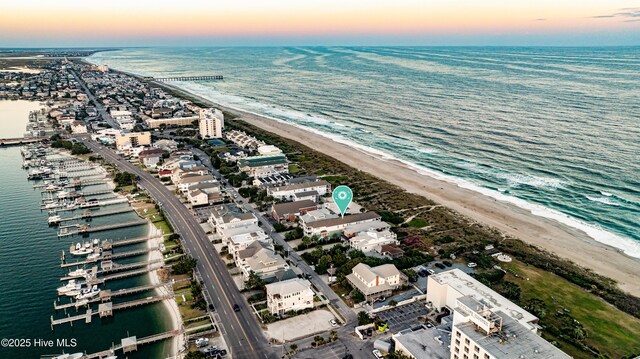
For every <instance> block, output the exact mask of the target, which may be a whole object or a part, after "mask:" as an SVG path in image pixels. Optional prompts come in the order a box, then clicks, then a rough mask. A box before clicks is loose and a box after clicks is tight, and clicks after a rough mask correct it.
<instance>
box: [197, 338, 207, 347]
mask: <svg viewBox="0 0 640 359" xmlns="http://www.w3.org/2000/svg"><path fill="white" fill-rule="evenodd" d="M207 345H209V338H198V339H196V347H198V348H204V347H206V346H207Z"/></svg>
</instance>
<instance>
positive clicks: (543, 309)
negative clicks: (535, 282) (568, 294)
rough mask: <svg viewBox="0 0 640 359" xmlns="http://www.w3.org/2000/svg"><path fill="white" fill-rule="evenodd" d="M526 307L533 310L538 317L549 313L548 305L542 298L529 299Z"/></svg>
mask: <svg viewBox="0 0 640 359" xmlns="http://www.w3.org/2000/svg"><path fill="white" fill-rule="evenodd" d="M524 309H526V310H528V311H530V312H531V314H533V315H535V316H536V317H538V318H540V319H542V318H544V317H545V316H546V315H547V305H546V304H545V302H544V301H543V300H542V299H538V298H532V299H529V300H528V301H527V302H526V303H525V305H524Z"/></svg>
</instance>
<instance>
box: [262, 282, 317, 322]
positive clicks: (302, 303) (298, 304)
mask: <svg viewBox="0 0 640 359" xmlns="http://www.w3.org/2000/svg"><path fill="white" fill-rule="evenodd" d="M266 291H267V309H269V311H270V312H271V314H274V315H283V314H285V313H286V312H288V311H292V310H293V311H297V310H303V309H309V308H313V290H311V283H310V282H309V281H308V280H306V279H300V278H293V279H289V280H284V281H282V282H276V283H271V284H267V285H266Z"/></svg>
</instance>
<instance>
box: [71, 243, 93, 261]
mask: <svg viewBox="0 0 640 359" xmlns="http://www.w3.org/2000/svg"><path fill="white" fill-rule="evenodd" d="M69 252H71V254H73V255H74V256H83V255H85V254H91V253H92V252H93V249H92V248H91V244H90V243H89V247H85V246H83V245H82V243H80V242H78V243H76V246H75V248H71V250H70V251H69ZM87 259H89V258H87Z"/></svg>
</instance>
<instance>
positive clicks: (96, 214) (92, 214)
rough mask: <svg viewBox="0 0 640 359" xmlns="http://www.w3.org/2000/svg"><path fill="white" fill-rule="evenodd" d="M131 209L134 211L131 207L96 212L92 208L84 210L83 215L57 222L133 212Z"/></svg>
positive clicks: (61, 219)
mask: <svg viewBox="0 0 640 359" xmlns="http://www.w3.org/2000/svg"><path fill="white" fill-rule="evenodd" d="M131 211H132V209H131V208H123V209H114V210H111V211H102V212H94V211H91V210H85V211H84V212H82V214H81V215H78V216H73V217H67V218H60V220H59V221H57V223H63V222H70V221H78V220H82V219H91V218H95V217H104V216H110V215H113V214H120V213H127V212H131Z"/></svg>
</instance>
